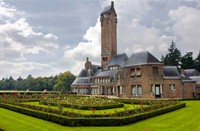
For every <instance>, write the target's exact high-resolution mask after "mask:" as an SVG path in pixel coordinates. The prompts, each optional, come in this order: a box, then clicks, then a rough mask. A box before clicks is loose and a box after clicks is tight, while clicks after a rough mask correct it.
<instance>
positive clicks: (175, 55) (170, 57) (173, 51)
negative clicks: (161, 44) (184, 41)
mask: <svg viewBox="0 0 200 131" xmlns="http://www.w3.org/2000/svg"><path fill="white" fill-rule="evenodd" d="M168 52H169V53H167V54H166V56H165V57H164V56H162V58H161V60H162V62H163V63H164V65H171V66H179V65H180V59H181V52H180V51H179V49H177V48H176V44H175V43H174V42H173V40H172V43H171V45H170V47H169V48H168Z"/></svg>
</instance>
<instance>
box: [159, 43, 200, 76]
mask: <svg viewBox="0 0 200 131" xmlns="http://www.w3.org/2000/svg"><path fill="white" fill-rule="evenodd" d="M161 61H162V62H163V63H164V65H170V66H177V67H178V68H179V69H196V70H197V71H199V72H200V52H199V54H198V56H197V57H196V58H193V52H186V54H185V55H183V56H182V54H181V52H180V50H179V49H178V48H177V47H176V44H175V42H173V41H172V43H171V45H170V47H169V48H168V53H167V54H166V55H165V56H163V55H162V58H161Z"/></svg>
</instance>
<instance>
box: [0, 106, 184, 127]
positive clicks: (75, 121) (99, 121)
mask: <svg viewBox="0 0 200 131" xmlns="http://www.w3.org/2000/svg"><path fill="white" fill-rule="evenodd" d="M185 106H186V104H185V103H179V104H176V105H174V106H169V107H166V108H163V109H158V110H153V111H150V112H145V113H141V114H136V115H131V116H126V117H101V118H74V117H73V118H70V117H65V116H62V115H57V114H53V113H46V112H43V111H36V110H32V109H28V108H24V107H19V106H15V105H10V104H3V103H0V107H3V108H6V109H10V110H13V111H16V112H20V113H23V114H27V115H30V116H33V117H37V118H41V119H45V120H48V121H52V122H55V123H58V124H61V125H66V126H122V125H127V124H130V123H133V122H137V121H140V120H144V119H147V118H150V117H153V116H157V115H160V114H164V113H167V112H170V111H174V110H177V109H180V108H182V107H185Z"/></svg>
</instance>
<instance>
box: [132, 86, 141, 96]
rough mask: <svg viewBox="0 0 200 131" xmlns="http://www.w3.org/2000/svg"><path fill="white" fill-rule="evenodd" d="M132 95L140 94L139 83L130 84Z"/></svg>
mask: <svg viewBox="0 0 200 131" xmlns="http://www.w3.org/2000/svg"><path fill="white" fill-rule="evenodd" d="M132 95H133V96H142V86H141V85H133V86H132Z"/></svg>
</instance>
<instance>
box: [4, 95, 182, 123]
mask: <svg viewBox="0 0 200 131" xmlns="http://www.w3.org/2000/svg"><path fill="white" fill-rule="evenodd" d="M39 99H40V104H39V102H29V101H37V100H38V97H32V96H29V97H26V96H17V95H12V96H8V95H5V96H0V107H3V108H7V109H10V110H13V111H17V112H20V113H23V114H27V115H31V116H34V117H38V118H42V119H45V120H48V121H52V122H56V123H59V124H62V125H68V126H119V125H126V124H129V123H132V122H136V121H139V120H143V119H147V118H150V117H153V116H156V115H160V114H163V113H167V112H170V111H173V110H176V109H179V108H182V107H184V106H185V103H181V102H179V101H174V100H170V101H166V100H165V101H164V100H135V99H108V98H96V97H76V96H66V95H42V96H40V98H39ZM31 103H37V104H35V105H34V104H31ZM120 104H121V105H123V106H120V107H118V105H120ZM136 104H138V105H139V106H138V105H136ZM116 105H117V108H116ZM125 105H126V106H125ZM127 105H130V106H132V107H133V106H134V107H135V108H127ZM68 106H69V107H68ZM75 106H77V107H76V109H75V108H74V107H75ZM84 106H85V107H84ZM66 107H68V108H66ZM82 107H84V108H82ZM98 107H100V109H102V110H97V108H98ZM103 108H104V109H103ZM108 108H112V109H108ZM68 109H70V110H72V111H70V110H68ZM82 109H84V110H82ZM119 109H123V110H120V111H119ZM75 110H76V111H75ZM110 110H112V112H111V111H110ZM83 112H89V113H88V114H87V113H86V114H84V113H83ZM96 112H103V113H99V114H98V113H96Z"/></svg>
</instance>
